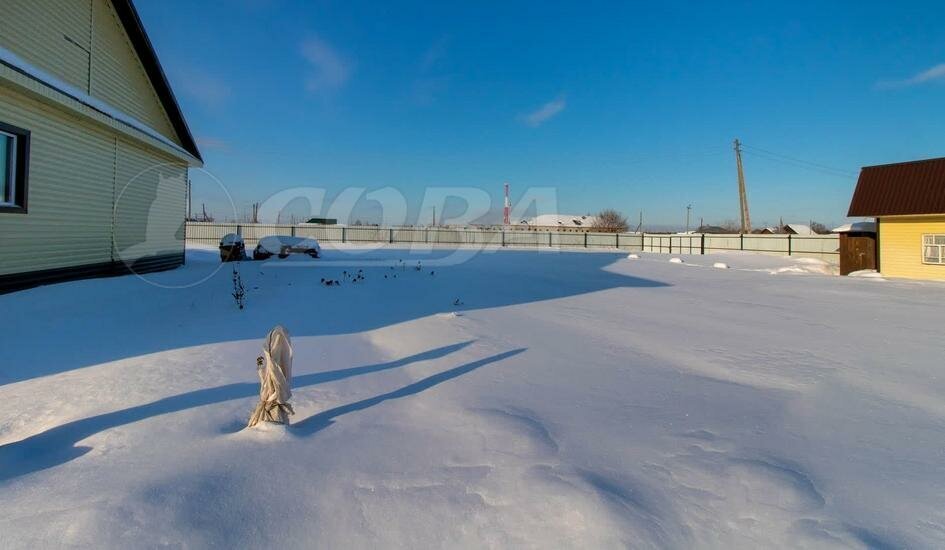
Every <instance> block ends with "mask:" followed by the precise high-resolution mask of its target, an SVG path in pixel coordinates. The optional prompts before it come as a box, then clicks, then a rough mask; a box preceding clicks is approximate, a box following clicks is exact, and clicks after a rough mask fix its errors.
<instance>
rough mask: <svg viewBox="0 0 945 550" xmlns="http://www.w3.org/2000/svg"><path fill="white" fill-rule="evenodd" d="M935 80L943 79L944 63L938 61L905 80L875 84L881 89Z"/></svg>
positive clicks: (944, 78)
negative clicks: (936, 63)
mask: <svg viewBox="0 0 945 550" xmlns="http://www.w3.org/2000/svg"><path fill="white" fill-rule="evenodd" d="M937 80H941V81H945V63H940V64H938V65H935V66H934V67H930V68H928V69H926V70H924V71H922V72H921V73H919V74H917V75H915V76H913V77H911V78H907V79H905V80H887V81H883V82H880V83H879V84H877V87H878V88H883V89H890V88H908V87H911V86H918V85H920V84H926V83H928V82H934V81H937Z"/></svg>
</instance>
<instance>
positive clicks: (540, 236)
mask: <svg viewBox="0 0 945 550" xmlns="http://www.w3.org/2000/svg"><path fill="white" fill-rule="evenodd" d="M227 233H238V234H240V235H242V236H243V239H244V240H245V241H246V244H247V246H255V245H256V243H257V242H258V241H259V239H260V238H262V237H265V236H267V235H291V236H296V237H314V238H315V239H318V240H319V241H321V242H326V243H388V244H430V245H454V246H456V245H475V246H515V247H522V246H525V247H549V248H551V247H561V248H615V249H619V250H626V251H629V252H662V253H667V254H712V253H713V252H720V251H730V250H743V251H746V252H760V253H764V254H773V255H778V256H791V255H803V256H807V257H815V258H821V259H826V260H837V258H838V257H839V246H840V243H839V239H838V237H837V235H737V234H736V235H713V234H701V233H700V234H686V235H669V234H659V233H573V232H555V231H515V230H499V229H469V228H467V229H452V228H446V227H436V228H416V227H363V226H355V227H348V226H337V225H330V226H319V225H288V224H264V223H255V224H254V223H207V222H187V224H186V238H187V242H189V243H202V244H217V243H219V241H220V238H222V237H223V236H224V235H226V234H227Z"/></svg>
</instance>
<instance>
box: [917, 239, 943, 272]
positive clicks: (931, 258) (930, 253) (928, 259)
mask: <svg viewBox="0 0 945 550" xmlns="http://www.w3.org/2000/svg"><path fill="white" fill-rule="evenodd" d="M922 263H924V264H936V265H945V235H922Z"/></svg>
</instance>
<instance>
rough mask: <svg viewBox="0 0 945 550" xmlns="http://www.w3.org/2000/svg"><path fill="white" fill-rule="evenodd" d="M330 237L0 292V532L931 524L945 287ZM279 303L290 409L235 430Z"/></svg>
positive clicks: (931, 530)
mask: <svg viewBox="0 0 945 550" xmlns="http://www.w3.org/2000/svg"><path fill="white" fill-rule="evenodd" d="M324 256H325V259H324V260H311V259H307V258H298V259H296V258H290V259H288V260H278V259H273V260H270V261H268V262H265V263H261V262H247V263H244V264H243V265H242V267H241V276H242V279H243V282H244V284H245V287H246V290H247V295H246V308H245V309H244V310H242V311H241V310H239V309H237V308H236V307H235V305H234V301H233V299H232V298H231V296H230V292H231V290H232V284H231V271H230V266H224V268H223V269H220V270H218V271H215V270H216V268H217V267H218V266H219V260H218V256H217V255H216V252H215V251H213V250H190V251H189V252H188V264H187V266H186V267H184V268H181V269H178V270H175V271H171V272H164V273H158V274H151V275H148V276H147V277H146V278H147V281H149V282H146V281H144V280H142V279H139V278H137V277H134V276H128V277H121V278H112V279H99V280H87V281H77V282H72V283H67V284H60V285H55V286H50V287H44V288H36V289H32V290H27V291H23V292H18V293H14V294H8V295H4V296H0V311H2V312H3V319H4V321H5V322H4V327H3V329H2V330H0V349H2V355H0V357H2V360H0V547H2V548H45V547H74V546H76V547H91V548H108V547H122V548H126V547H134V548H139V547H156V546H172V547H180V546H183V547H190V548H202V547H210V546H214V547H221V548H229V547H262V546H264V545H265V546H270V545H272V546H278V547H284V548H311V547H319V548H357V547H373V548H377V547H384V548H387V547H395V548H396V547H403V548H421V547H516V548H520V547H526V548H527V547H535V548H539V547H540V548H561V547H582V548H590V547H594V548H596V547H634V548H771V547H791V548H831V547H837V548H863V547H867V548H936V547H938V548H941V547H945V397H943V396H945V374H943V372H945V371H943V366H945V354H943V353H945V352H943V350H945V339H943V327H945V308H943V304H945V285H940V284H932V283H926V284H923V283H913V282H902V281H883V280H881V279H879V280H877V279H875V278H845V277H834V276H829V275H824V274H819V273H817V272H818V271H821V272H826V271H829V268H828V267H826V266H824V264H823V263H822V262H817V261H803V260H798V259H796V258H777V257H766V256H756V255H749V254H727V255H717V256H707V257H699V256H693V257H686V256H683V257H681V259H682V260H683V261H684V263H670V262H669V261H668V260H669V256H666V255H662V256H661V255H648V254H640V255H639V256H640V257H639V258H637V259H628V258H627V254H626V253H622V254H616V253H609V252H549V251H542V252H535V251H510V250H503V251H490V252H483V253H480V254H476V255H474V256H473V257H471V258H469V259H468V261H465V262H461V263H454V262H452V261H439V262H438V260H437V259H438V258H439V259H442V258H452V257H453V256H452V254H451V253H450V251H448V250H442V249H439V250H435V251H430V252H413V253H408V252H406V251H403V250H396V249H394V250H378V251H365V252H363V253H361V254H359V255H357V256H352V255H351V253H350V250H337V249H335V250H333V249H331V248H328V247H326V250H325V254H324ZM338 257H344V258H348V259H354V260H355V261H354V262H349V263H348V264H346V265H339V264H338V263H335V262H333V261H332V259H333V258H338ZM399 259H403V260H405V262H404V265H405V267H403V268H402V267H400V263H399V262H398V261H397V260H399ZM418 260H419V261H421V262H423V268H422V270H420V271H417V270H415V269H413V267H414V266H415V265H416V262H417V261H418ZM717 262H723V263H725V264H727V266H728V267H729V269H717V268H713V264H714V263H717ZM354 264H357V265H354ZM392 266H394V269H391V267H392ZM359 268H360V269H363V270H364V275H365V280H364V281H363V282H361V283H357V284H351V283H348V282H343V284H342V285H341V286H340V287H335V286H331V287H326V286H323V285H322V284H320V282H319V281H320V279H321V278H329V279H342V278H343V277H342V274H341V273H342V270H343V269H347V270H355V271H356V270H357V269H359ZM430 270H434V271H435V273H434V274H432V275H431V274H430ZM385 275H386V278H385ZM394 275H396V278H395V277H394ZM205 277H207V280H206V281H204V282H203V283H201V284H197V285H190V284H189V283H192V282H194V281H197V280H200V279H203V278H205ZM150 283H154V284H150ZM174 286H182V287H183V288H167V287H174ZM454 304H457V305H454ZM276 323H281V324H284V325H285V326H286V327H287V328H288V329H289V331H290V332H291V334H292V336H293V343H294V345H295V380H294V384H293V386H294V399H293V403H294V405H295V411H296V415H295V416H294V417H293V425H292V426H291V427H290V428H288V429H277V428H273V427H269V428H268V429H253V430H243V429H242V427H243V425H244V424H245V422H246V419H247V416H248V414H249V413H250V411H251V409H252V407H253V405H254V399H255V394H256V392H257V391H258V383H257V381H256V374H255V358H256V356H257V355H258V354H259V350H260V347H261V345H262V338H263V337H264V335H265V334H266V332H267V331H268V330H269V329H270V328H271V327H272V326H273V325H274V324H276Z"/></svg>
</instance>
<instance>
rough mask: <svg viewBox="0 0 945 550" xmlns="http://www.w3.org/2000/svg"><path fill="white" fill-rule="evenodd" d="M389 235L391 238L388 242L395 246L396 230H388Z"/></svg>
mask: <svg viewBox="0 0 945 550" xmlns="http://www.w3.org/2000/svg"><path fill="white" fill-rule="evenodd" d="M387 233H388V235H389V238H388V239H387V241H388V242H389V243H390V244H394V228H393V227H391V228H390V229H388V230H387Z"/></svg>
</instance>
